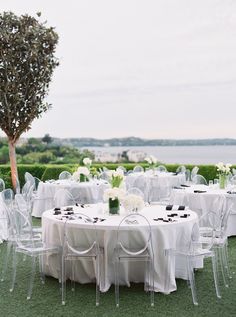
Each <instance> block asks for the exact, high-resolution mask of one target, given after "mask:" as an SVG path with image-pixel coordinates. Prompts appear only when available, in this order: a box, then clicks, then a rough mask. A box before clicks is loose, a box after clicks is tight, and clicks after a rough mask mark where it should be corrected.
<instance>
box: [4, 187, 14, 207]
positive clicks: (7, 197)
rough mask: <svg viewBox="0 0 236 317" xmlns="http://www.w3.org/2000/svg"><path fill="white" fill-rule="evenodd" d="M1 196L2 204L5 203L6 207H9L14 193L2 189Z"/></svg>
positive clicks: (8, 189)
mask: <svg viewBox="0 0 236 317" xmlns="http://www.w3.org/2000/svg"><path fill="white" fill-rule="evenodd" d="M1 196H2V199H3V202H4V203H5V205H6V206H8V207H9V206H11V205H12V204H13V201H14V192H13V190H12V189H10V188H7V189H4V190H3V191H2V192H1Z"/></svg>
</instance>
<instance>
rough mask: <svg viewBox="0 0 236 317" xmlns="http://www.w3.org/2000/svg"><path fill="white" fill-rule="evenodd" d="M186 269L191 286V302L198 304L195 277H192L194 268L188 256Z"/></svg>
mask: <svg viewBox="0 0 236 317" xmlns="http://www.w3.org/2000/svg"><path fill="white" fill-rule="evenodd" d="M187 270H188V278H189V281H190V286H191V292H192V298H193V304H194V305H198V301H197V292H196V285H195V278H194V270H193V267H192V261H191V259H190V258H188V257H187Z"/></svg>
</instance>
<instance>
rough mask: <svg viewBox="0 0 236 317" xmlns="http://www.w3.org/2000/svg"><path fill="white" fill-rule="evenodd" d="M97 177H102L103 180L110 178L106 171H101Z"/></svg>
mask: <svg viewBox="0 0 236 317" xmlns="http://www.w3.org/2000/svg"><path fill="white" fill-rule="evenodd" d="M99 177H100V179H103V180H105V181H109V179H110V177H109V172H108V171H103V172H101V173H100V176H99Z"/></svg>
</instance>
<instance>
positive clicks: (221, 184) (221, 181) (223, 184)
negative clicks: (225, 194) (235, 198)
mask: <svg viewBox="0 0 236 317" xmlns="http://www.w3.org/2000/svg"><path fill="white" fill-rule="evenodd" d="M226 185H227V176H226V175H223V174H222V175H219V187H220V189H225V187H226Z"/></svg>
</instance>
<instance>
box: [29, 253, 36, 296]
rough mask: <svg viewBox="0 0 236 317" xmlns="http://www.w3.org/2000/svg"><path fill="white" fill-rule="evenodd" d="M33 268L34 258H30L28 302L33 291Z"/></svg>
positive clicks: (34, 265)
mask: <svg viewBox="0 0 236 317" xmlns="http://www.w3.org/2000/svg"><path fill="white" fill-rule="evenodd" d="M35 267H36V257H35V256H32V267H31V276H30V279H29V287H28V295H27V299H28V300H29V299H31V296H32V290H33V285H34V275H35Z"/></svg>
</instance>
